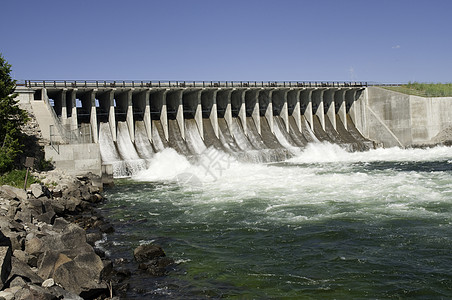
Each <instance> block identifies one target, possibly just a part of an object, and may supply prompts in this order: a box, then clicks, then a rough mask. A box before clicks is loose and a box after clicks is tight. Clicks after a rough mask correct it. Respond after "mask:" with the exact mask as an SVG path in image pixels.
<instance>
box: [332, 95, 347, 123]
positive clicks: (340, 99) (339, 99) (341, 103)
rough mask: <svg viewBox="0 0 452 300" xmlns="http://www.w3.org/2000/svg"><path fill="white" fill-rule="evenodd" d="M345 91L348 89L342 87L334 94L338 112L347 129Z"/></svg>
mask: <svg viewBox="0 0 452 300" xmlns="http://www.w3.org/2000/svg"><path fill="white" fill-rule="evenodd" d="M345 92H346V89H340V90H338V91H337V92H336V93H335V94H334V103H335V109H336V114H337V115H338V116H339V119H340V120H341V121H342V124H344V128H345V129H347V110H346V105H345Z"/></svg>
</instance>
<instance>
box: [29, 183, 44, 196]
mask: <svg viewBox="0 0 452 300" xmlns="http://www.w3.org/2000/svg"><path fill="white" fill-rule="evenodd" d="M30 191H31V193H32V194H33V196H35V197H36V198H39V197H41V196H42V195H44V192H43V191H42V185H40V184H39V183H33V184H32V185H30Z"/></svg>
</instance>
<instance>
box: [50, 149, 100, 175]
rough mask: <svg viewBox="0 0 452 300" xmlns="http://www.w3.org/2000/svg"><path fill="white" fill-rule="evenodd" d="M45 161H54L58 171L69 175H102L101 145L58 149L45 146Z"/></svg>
mask: <svg viewBox="0 0 452 300" xmlns="http://www.w3.org/2000/svg"><path fill="white" fill-rule="evenodd" d="M57 150H58V151H57ZM45 159H46V160H51V161H53V162H54V163H55V167H56V168H57V169H62V170H65V171H66V172H67V173H68V174H72V175H83V174H86V173H89V172H91V173H93V174H96V175H98V176H101V175H102V174H101V172H102V161H101V156H100V148H99V144H95V143H92V144H69V145H58V146H57V147H56V149H55V148H53V147H52V146H45Z"/></svg>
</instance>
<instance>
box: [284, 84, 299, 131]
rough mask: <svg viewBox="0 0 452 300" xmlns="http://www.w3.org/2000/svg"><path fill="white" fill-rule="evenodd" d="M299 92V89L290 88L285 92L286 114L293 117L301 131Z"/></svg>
mask: <svg viewBox="0 0 452 300" xmlns="http://www.w3.org/2000/svg"><path fill="white" fill-rule="evenodd" d="M300 94H301V90H300V89H291V90H290V91H288V93H287V106H288V114H289V115H291V116H292V117H293V118H294V120H295V123H296V124H297V128H298V131H299V132H301V108H300Z"/></svg>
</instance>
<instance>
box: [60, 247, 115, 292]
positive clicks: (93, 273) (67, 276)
mask: <svg viewBox="0 0 452 300" xmlns="http://www.w3.org/2000/svg"><path fill="white" fill-rule="evenodd" d="M103 267H104V266H103V263H102V260H101V259H100V258H99V257H98V256H97V255H95V254H94V253H85V254H81V255H79V256H77V257H76V258H75V259H74V260H73V261H69V262H67V263H64V264H62V265H61V266H59V267H58V268H57V269H56V270H55V272H54V276H53V278H54V280H55V282H56V283H58V284H59V285H61V286H62V287H63V288H64V289H66V290H68V291H70V292H73V293H75V294H78V295H80V296H81V297H82V298H93V297H96V296H98V295H101V294H105V293H106V292H107V291H108V289H107V285H106V284H105V283H101V281H100V279H101V278H100V277H101V273H102V270H103Z"/></svg>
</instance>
